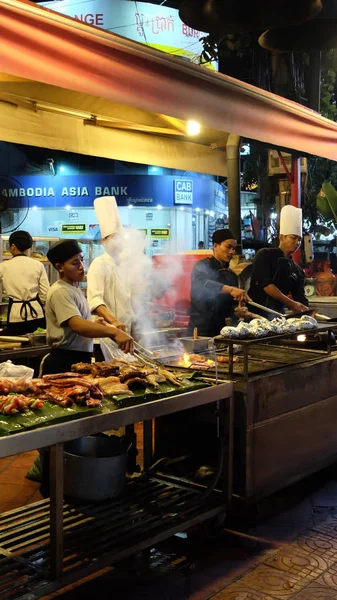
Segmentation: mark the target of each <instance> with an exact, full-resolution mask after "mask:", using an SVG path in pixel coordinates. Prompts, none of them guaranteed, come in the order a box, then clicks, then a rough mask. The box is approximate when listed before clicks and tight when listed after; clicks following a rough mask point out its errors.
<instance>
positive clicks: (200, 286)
mask: <svg viewBox="0 0 337 600" xmlns="http://www.w3.org/2000/svg"><path fill="white" fill-rule="evenodd" d="M212 241H213V256H212V257H207V258H204V259H203V260H199V261H198V262H197V263H196V265H195V267H194V269H193V272H192V279H191V309H190V315H191V318H190V322H189V326H188V335H191V334H192V332H193V329H194V328H195V327H197V329H198V334H199V335H201V336H210V337H213V336H215V335H219V333H220V331H221V329H222V328H223V327H224V326H225V324H226V318H227V317H232V316H233V314H234V309H235V308H236V307H237V303H238V302H242V301H247V293H246V292H245V290H240V289H239V288H238V278H237V276H236V275H235V273H233V271H231V269H229V263H230V260H231V258H232V257H233V256H234V254H235V247H236V245H237V243H236V240H235V238H234V235H233V233H232V232H231V231H230V229H219V230H218V231H215V232H214V234H213V237H212Z"/></svg>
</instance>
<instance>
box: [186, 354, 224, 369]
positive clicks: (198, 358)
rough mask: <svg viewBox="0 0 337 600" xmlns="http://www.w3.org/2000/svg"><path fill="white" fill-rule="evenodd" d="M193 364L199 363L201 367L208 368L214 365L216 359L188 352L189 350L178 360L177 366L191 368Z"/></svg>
mask: <svg viewBox="0 0 337 600" xmlns="http://www.w3.org/2000/svg"><path fill="white" fill-rule="evenodd" d="M193 365H197V366H198V367H199V368H202V367H204V368H208V367H214V366H215V363H214V360H210V359H206V357H205V356H203V355H198V354H188V353H187V352H185V354H184V355H183V356H182V357H181V358H180V359H179V360H178V361H177V366H178V367H184V368H185V369H189V367H191V366H193Z"/></svg>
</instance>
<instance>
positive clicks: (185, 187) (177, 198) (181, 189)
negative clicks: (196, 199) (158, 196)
mask: <svg viewBox="0 0 337 600" xmlns="http://www.w3.org/2000/svg"><path fill="white" fill-rule="evenodd" d="M174 204H193V179H175V180H174Z"/></svg>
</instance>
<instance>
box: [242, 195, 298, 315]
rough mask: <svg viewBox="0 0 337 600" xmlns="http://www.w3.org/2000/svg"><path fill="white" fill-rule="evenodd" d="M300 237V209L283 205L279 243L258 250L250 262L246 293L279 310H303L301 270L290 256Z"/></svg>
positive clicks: (256, 300) (259, 301) (296, 247)
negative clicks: (250, 268)
mask: <svg viewBox="0 0 337 600" xmlns="http://www.w3.org/2000/svg"><path fill="white" fill-rule="evenodd" d="M301 240H302V210H301V209H300V208H295V207H294V206H290V205H287V206H284V207H283V208H282V210H281V219H280V244H279V247H278V248H263V249H262V250H259V252H258V253H257V254H256V257H255V259H254V262H253V271H252V277H251V282H250V289H249V292H248V294H249V296H250V298H251V299H252V300H253V301H254V302H257V303H258V304H262V305H263V306H265V307H266V308H271V309H272V310H276V311H277V312H281V313H283V312H284V311H285V309H286V308H289V309H290V310H291V311H292V312H294V313H297V312H303V311H305V310H307V308H308V300H307V299H306V297H305V295H304V277H305V276H304V271H303V269H302V268H301V267H300V266H299V265H297V264H296V263H295V262H294V261H293V259H292V254H293V253H294V252H295V251H296V250H297V249H298V248H299V246H300V244H301ZM256 312H258V310H257V309H256ZM264 316H266V315H265V314H264ZM271 318H273V316H272V315H271Z"/></svg>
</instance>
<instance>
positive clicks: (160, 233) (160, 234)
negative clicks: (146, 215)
mask: <svg viewBox="0 0 337 600" xmlns="http://www.w3.org/2000/svg"><path fill="white" fill-rule="evenodd" d="M151 237H152V238H157V239H158V238H169V237H170V229H151Z"/></svg>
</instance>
